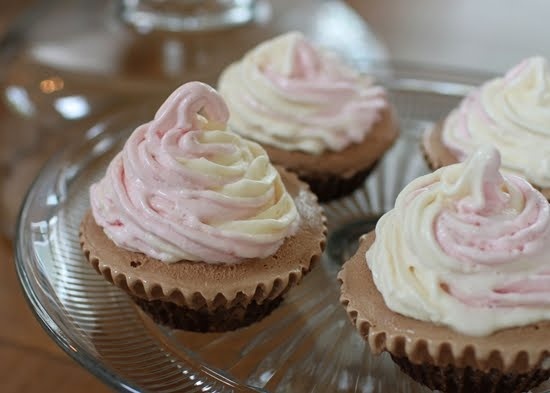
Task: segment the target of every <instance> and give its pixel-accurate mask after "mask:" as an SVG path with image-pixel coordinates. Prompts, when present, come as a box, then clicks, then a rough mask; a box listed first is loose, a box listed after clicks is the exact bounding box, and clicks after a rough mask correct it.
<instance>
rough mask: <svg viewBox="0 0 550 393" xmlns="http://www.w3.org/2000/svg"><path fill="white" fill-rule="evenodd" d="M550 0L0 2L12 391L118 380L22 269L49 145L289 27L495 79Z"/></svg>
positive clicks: (545, 48)
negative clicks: (94, 372)
mask: <svg viewBox="0 0 550 393" xmlns="http://www.w3.org/2000/svg"><path fill="white" fill-rule="evenodd" d="M549 14H550V3H549V2H548V1H547V0H523V1H522V2H517V1H513V0H484V1H477V0H462V1H454V2H442V1H438V0H417V1H415V2H411V1H409V0H349V1H336V0H317V1H314V0H301V1H298V0H273V1H268V0H257V1H256V0H223V1H218V0H96V1H84V0H72V1H68V0H67V1H61V0H57V1H31V0H20V1H18V2H10V1H2V4H0V233H1V238H0V258H1V262H0V263H2V268H3V273H4V274H2V275H0V364H4V365H10V366H11V367H1V368H0V391H2V392H39V391H57V392H64V391H67V392H69V391H75V390H78V391H82V392H87V391H89V392H103V391H107V388H106V387H104V386H103V385H102V384H101V383H100V382H99V381H97V380H95V379H94V378H93V377H92V376H90V375H89V374H88V373H87V372H85V371H84V370H82V369H80V367H79V366H78V365H76V363H74V362H73V361H72V360H71V359H69V358H68V357H67V356H66V355H64V354H63V353H62V352H61V351H60V350H59V349H57V347H56V346H55V344H54V343H53V342H52V341H50V340H49V338H48V337H47V336H46V334H45V333H44V332H42V330H41V328H40V327H39V326H38V324H37V323H36V322H35V321H34V318H33V316H32V314H31V313H30V311H29V310H28V309H27V306H26V305H25V302H24V300H23V297H22V295H21V294H20V289H19V284H18V283H17V279H16V277H15V271H14V268H13V253H12V249H11V248H12V241H13V236H14V234H15V226H14V225H15V222H16V218H17V214H18V211H19V207H20V204H21V201H22V199H23V197H24V195H25V192H26V190H27V188H28V186H29V184H30V183H31V182H32V180H33V179H34V178H35V176H36V174H37V173H38V171H39V170H40V169H41V167H42V166H43V165H44V163H45V162H46V160H47V159H48V157H50V156H51V155H52V154H55V152H57V151H59V150H60V149H63V147H64V146H66V145H67V144H69V143H72V142H74V141H75V140H78V139H79V138H82V137H83V136H84V134H85V132H86V130H88V129H89V128H90V127H92V126H93V125H94V124H96V123H97V122H98V121H100V120H101V119H102V118H103V117H105V116H107V115H109V114H113V113H116V112H118V111H121V110H123V109H126V108H132V106H133V105H137V104H138V103H141V102H143V101H152V102H159V101H160V99H162V97H164V96H166V95H167V93H169V92H170V91H171V90H173V89H174V88H175V87H177V86H178V85H179V84H181V83H183V82H185V81H189V80H195V79H200V80H203V81H206V82H208V83H211V84H214V85H215V83H216V79H217V76H218V73H219V71H220V70H221V69H223V68H224V67H225V66H226V65H227V64H229V63H230V62H232V61H234V60H236V59H238V58H239V57H240V56H242V54H243V53H244V52H245V51H246V50H247V49H249V48H251V47H252V46H254V45H255V44H256V43H258V42H260V41H262V40H264V39H266V38H268V37H271V36H274V35H276V34H279V33H282V32H285V31H288V30H301V31H303V32H304V33H305V34H306V35H308V36H309V37H310V38H311V39H312V40H314V41H315V42H317V43H319V44H321V45H323V46H327V47H329V48H331V49H333V50H335V51H337V52H339V53H341V54H342V55H343V56H345V57H346V58H347V59H348V60H349V61H350V62H352V63H354V64H355V65H356V66H357V67H358V68H360V69H361V70H362V71H365V72H371V73H373V74H375V75H376V76H377V77H379V78H380V79H381V80H382V82H384V81H388V80H391V79H392V78H394V77H395V76H396V75H399V76H403V75H405V76H407V77H409V78H410V79H411V80H414V79H415V78H423V79H431V80H442V81H445V80H448V79H453V80H454V79H456V80H464V79H467V80H468V81H472V80H483V79H485V78H488V77H490V76H492V75H495V74H498V73H501V72H503V71H505V70H506V69H508V68H510V67H511V66H512V65H514V64H516V63H518V62H519V61H520V60H521V59H522V58H524V57H527V56H532V55H535V54H540V55H543V56H546V57H550V42H549V41H548V37H549V36H550V25H549V24H548V18H547V16H548V15H549Z"/></svg>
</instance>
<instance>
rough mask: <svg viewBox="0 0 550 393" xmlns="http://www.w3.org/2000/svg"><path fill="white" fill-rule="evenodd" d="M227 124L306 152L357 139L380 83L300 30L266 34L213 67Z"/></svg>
mask: <svg viewBox="0 0 550 393" xmlns="http://www.w3.org/2000/svg"><path fill="white" fill-rule="evenodd" d="M219 89H220V93H221V94H222V95H223V97H224V98H225V99H226V102H227V105H228V106H229V109H230V111H231V119H230V122H229V126H230V127H231V128H232V130H233V131H235V132H238V133H239V134H242V135H244V136H246V137H249V138H251V139H253V140H256V141H258V142H260V143H264V144H267V145H271V146H275V147H277V148H280V149H284V150H291V151H294V150H298V151H303V152H306V153H311V154H321V153H322V152H323V151H326V150H332V151H340V150H343V149H345V148H346V147H348V146H349V145H351V144H353V143H359V142H362V141H363V140H364V138H365V136H366V135H367V134H368V133H369V131H370V130H371V128H372V126H373V125H374V124H375V123H376V122H377V121H378V120H379V119H380V118H381V110H382V109H383V108H386V107H387V105H388V104H387V100H386V94H385V91H384V89H383V88H382V87H379V86H375V85H373V81H372V79H371V78H368V77H365V76H361V75H359V74H358V73H357V72H356V71H355V70H353V69H352V68H351V67H349V66H347V65H346V64H344V62H343V61H342V60H340V59H339V58H337V57H336V56H335V55H334V54H331V53H328V52H325V51H323V50H321V49H317V48H315V47H314V46H313V45H312V44H311V43H310V42H308V41H307V40H306V39H305V38H304V36H303V35H302V34H301V33H297V32H292V33H287V34H284V35H282V36H279V37H276V38H274V39H272V40H269V41H266V42H264V43H262V44H260V45H259V46H258V47H256V48H254V49H253V50H252V51H250V52H249V53H247V54H246V55H245V56H244V58H243V59H242V60H241V61H239V62H236V63H234V64H232V65H230V66H229V67H228V68H227V69H226V70H225V71H224V72H223V74H222V75H221V77H220V81H219Z"/></svg>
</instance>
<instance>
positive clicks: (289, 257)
mask: <svg viewBox="0 0 550 393" xmlns="http://www.w3.org/2000/svg"><path fill="white" fill-rule="evenodd" d="M280 172H281V176H282V179H283V182H284V183H285V186H286V188H287V190H288V191H289V193H290V194H291V195H292V197H293V198H294V201H295V204H296V207H297V210H298V213H299V215H300V226H299V229H298V231H297V233H296V234H295V235H294V236H292V237H290V238H287V239H286V240H285V242H284V243H283V244H282V245H281V247H280V248H279V250H278V251H277V252H276V253H275V254H274V255H272V256H270V257H267V258H263V259H258V258H255V259H248V260H245V261H243V262H241V263H238V264H234V265H227V264H209V263H204V262H192V261H180V262H176V263H171V264H168V263H163V262H161V261H159V260H156V259H154V258H150V257H148V256H146V255H145V254H143V253H138V252H132V251H128V250H124V249H122V248H119V247H117V246H116V245H115V244H114V243H113V242H112V241H111V240H110V239H109V238H108V237H107V236H106V235H105V233H104V232H103V229H102V228H101V227H100V226H98V225H97V224H96V222H95V220H94V218H93V216H92V214H91V212H88V213H87V214H86V215H85V217H84V219H83V220H82V223H81V229H80V242H81V246H82V249H83V251H84V254H85V256H86V258H87V259H88V261H89V262H90V263H91V265H92V266H93V267H94V268H95V269H96V271H97V272H98V273H100V274H101V275H102V276H103V277H104V278H105V279H106V280H108V281H110V282H111V283H113V284H115V285H116V286H118V287H119V288H121V289H123V290H124V291H126V292H127V293H128V294H130V295H131V296H132V297H134V298H137V299H141V300H143V301H138V303H139V304H140V305H141V306H143V307H142V308H144V309H145V310H146V311H148V313H149V314H151V315H152V316H153V317H155V315H157V317H156V319H157V320H158V321H159V322H163V321H165V320H166V321H170V320H174V321H175V320H178V318H179V319H181V320H184V319H185V318H184V317H181V316H180V317H174V316H167V315H166V311H167V310H170V311H173V312H176V311H177V312H187V311H196V313H190V314H189V318H190V319H193V318H194V319H195V320H197V321H198V320H199V319H198V316H199V315H205V313H206V314H211V316H212V318H211V319H208V318H207V320H211V321H213V322H215V323H214V326H212V327H208V328H206V327H204V326H205V324H204V323H203V322H202V319H201V320H200V321H199V322H197V323H196V324H195V325H196V326H200V330H201V331H202V330H205V329H206V330H210V331H212V330H215V329H217V328H218V327H219V326H222V324H221V322H219V319H220V316H223V315H226V316H228V317H231V318H233V317H234V316H235V315H242V318H241V319H242V323H243V324H248V323H251V322H252V319H251V318H252V316H256V317H258V318H261V317H263V316H265V315H267V314H268V313H269V312H270V311H271V310H272V309H273V308H274V305H276V304H278V303H280V301H281V299H282V296H283V295H284V294H285V293H286V292H287V291H288V290H289V289H290V288H291V287H292V286H294V285H296V284H298V283H299V282H300V281H301V280H302V277H303V276H304V275H306V274H307V273H308V272H309V271H310V270H311V269H312V268H313V266H314V265H315V264H316V263H317V261H318V260H319V259H320V256H321V253H322V251H323V249H324V246H325V240H326V225H325V221H326V219H325V216H324V214H323V211H322V208H321V207H320V206H319V204H318V203H317V198H316V196H315V195H314V194H313V193H312V192H310V191H309V189H308V186H307V185H306V184H304V183H302V182H300V181H299V180H298V178H297V177H296V175H294V174H291V173H289V172H286V171H284V170H280ZM145 302H148V303H145ZM164 303H167V304H164ZM153 305H157V306H159V309H158V313H155V312H153V309H154V308H155V307H153ZM160 305H162V307H160ZM163 310H164V311H163ZM237 310H245V311H244V313H242V312H240V311H239V312H237ZM161 315H163V317H161ZM233 319H235V318H233ZM187 325H189V326H192V325H193V324H192V323H188V324H187ZM230 325H231V326H233V325H234V323H233V322H231V323H230ZM181 326H183V325H181Z"/></svg>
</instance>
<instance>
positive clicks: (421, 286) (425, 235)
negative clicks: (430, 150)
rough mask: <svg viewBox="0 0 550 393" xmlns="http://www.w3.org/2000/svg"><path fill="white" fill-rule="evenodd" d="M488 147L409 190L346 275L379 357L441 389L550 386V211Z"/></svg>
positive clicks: (346, 300) (349, 303)
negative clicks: (549, 383) (505, 171)
mask: <svg viewBox="0 0 550 393" xmlns="http://www.w3.org/2000/svg"><path fill="white" fill-rule="evenodd" d="M499 167H500V156H499V153H498V151H497V150H496V149H494V148H492V147H486V146H485V147H480V148H479V149H478V150H476V151H475V152H474V154H473V155H472V156H471V157H470V158H469V159H468V160H467V161H465V162H463V163H459V164H454V165H450V166H447V167H444V168H441V169H439V170H437V171H435V172H434V173H431V174H429V175H426V176H422V177H420V178H418V179H416V180H414V181H413V182H411V183H410V184H409V185H408V186H407V187H405V189H404V190H403V191H402V192H401V193H400V194H399V196H398V198H397V201H396V205H395V208H394V209H393V210H391V211H389V212H388V213H386V214H385V215H384V216H383V217H382V218H381V219H380V221H379V222H378V224H377V226H376V230H375V233H369V234H367V235H366V236H363V237H362V238H361V241H360V246H359V250H358V251H357V253H356V254H355V255H354V256H353V257H352V258H351V259H350V260H349V261H347V262H346V263H345V264H344V266H343V268H342V270H341V271H340V273H339V276H338V277H339V280H340V281H341V284H342V287H341V302H342V304H343V305H344V306H345V308H346V309H347V312H348V314H349V316H350V319H351V321H352V322H353V324H354V325H355V326H356V328H357V329H358V331H359V333H360V334H361V336H363V337H364V339H365V340H367V341H368V343H369V345H370V347H371V349H372V351H373V352H374V353H380V352H383V351H387V352H389V353H390V355H391V357H392V358H393V360H394V361H395V362H396V363H397V364H398V365H399V366H400V368H401V369H402V370H403V371H404V372H405V373H407V374H408V375H410V376H411V377H412V378H413V379H415V380H416V381H418V382H420V383H422V384H424V385H426V386H428V387H430V388H431V389H438V390H441V391H443V392H465V393H466V392H468V393H474V392H480V393H481V392H523V391H527V390H529V389H531V388H532V387H535V386H536V385H538V384H540V383H541V382H543V381H545V380H547V379H548V378H550V258H549V256H550V206H549V204H548V202H547V201H546V199H545V198H544V196H543V195H542V194H541V193H540V192H539V191H537V190H536V189H535V188H533V187H532V186H531V185H530V184H529V183H528V182H527V181H526V180H525V179H523V178H522V177H519V176H516V175H511V174H505V175H502V174H501V173H500V172H499Z"/></svg>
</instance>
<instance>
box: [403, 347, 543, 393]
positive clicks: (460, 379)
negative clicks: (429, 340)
mask: <svg viewBox="0 0 550 393" xmlns="http://www.w3.org/2000/svg"><path fill="white" fill-rule="evenodd" d="M392 359H393V361H394V362H395V363H396V364H397V365H398V366H399V368H400V369H401V371H402V372H404V373H405V374H407V375H408V376H410V377H411V378H412V379H414V380H415V381H416V382H419V383H421V384H423V385H425V386H427V387H429V388H430V389H432V390H439V391H441V392H443V393H522V392H527V391H529V390H531V389H532V388H534V387H536V386H538V385H540V384H541V383H543V382H544V381H546V380H548V379H549V378H550V370H542V369H535V370H531V371H529V372H526V373H503V372H502V371H500V370H498V369H495V368H492V369H490V370H489V371H487V372H481V371H479V370H475V369H473V368H472V367H465V368H457V367H454V366H451V365H447V366H445V367H437V366H434V365H430V364H414V363H412V362H410V361H409V359H408V358H406V357H397V356H392Z"/></svg>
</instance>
